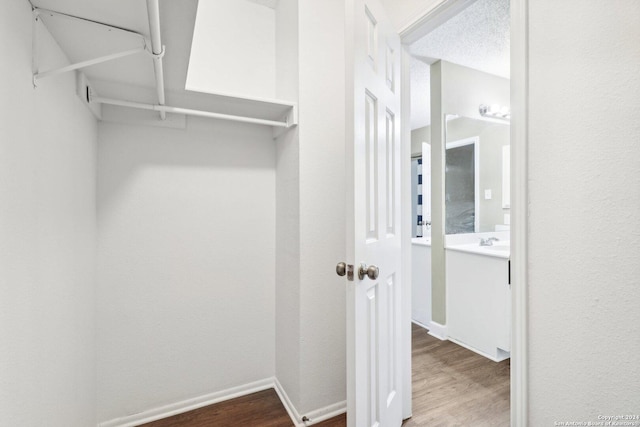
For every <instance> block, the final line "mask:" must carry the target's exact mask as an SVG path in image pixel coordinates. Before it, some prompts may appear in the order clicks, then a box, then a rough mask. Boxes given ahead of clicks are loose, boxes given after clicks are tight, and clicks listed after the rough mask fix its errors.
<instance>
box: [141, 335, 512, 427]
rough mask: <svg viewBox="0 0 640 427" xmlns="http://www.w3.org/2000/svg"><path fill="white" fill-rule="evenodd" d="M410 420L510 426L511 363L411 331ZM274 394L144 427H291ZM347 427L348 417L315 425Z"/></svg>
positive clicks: (439, 425) (416, 424)
mask: <svg viewBox="0 0 640 427" xmlns="http://www.w3.org/2000/svg"><path fill="white" fill-rule="evenodd" d="M411 357H412V362H413V375H412V376H413V378H412V381H413V417H412V418H410V419H408V420H406V421H405V422H404V423H403V424H402V426H403V427H449V426H473V427H485V426H486V427H500V426H508V425H509V369H510V367H509V360H505V361H503V362H500V363H495V362H492V361H491V360H489V359H487V358H484V357H482V356H480V355H478V354H476V353H474V352H472V351H470V350H467V349H466V348H463V347H460V346H459V345H457V344H454V343H452V342H450V341H440V340H438V339H437V338H434V337H432V336H431V335H429V334H428V333H427V331H426V330H425V329H423V328H420V327H419V326H416V325H413V330H412V356H411ZM292 425H293V424H292V422H291V419H290V418H289V416H288V415H287V412H286V410H285V409H284V406H282V402H280V399H279V398H278V395H277V394H276V392H275V391H274V390H273V389H270V390H265V391H261V392H258V393H254V394H251V395H248V396H243V397H239V398H237V399H232V400H228V401H226V402H221V403H217V404H215V405H211V406H207V407H204V408H201V409H196V410H194V411H191V412H186V413H184V414H179V415H175V416H173V417H170V418H165V419H163V420H159V421H154V422H151V423H147V424H144V427H218V426H219V427H232V426H243V427H245V426H247V427H291V426H292ZM315 425H316V426H318V427H345V426H346V425H347V418H346V416H345V415H344V414H343V415H340V416H338V417H335V418H332V419H330V420H326V421H324V422H321V423H318V424H315Z"/></svg>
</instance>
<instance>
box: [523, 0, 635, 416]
mask: <svg viewBox="0 0 640 427" xmlns="http://www.w3.org/2000/svg"><path fill="white" fill-rule="evenodd" d="M528 4H529V10H528V12H529V57H528V59H529V67H530V68H529V81H528V87H529V94H530V98H529V108H530V110H529V120H530V121H529V157H528V179H527V182H528V183H529V212H528V224H527V225H528V236H529V241H528V251H529V254H528V268H529V272H528V279H529V283H528V289H529V290H528V299H529V310H528V313H529V382H530V385H529V409H530V417H529V418H530V420H529V421H530V423H529V425H531V426H542V425H553V422H554V421H598V419H597V417H598V415H621V414H635V415H637V414H638V408H640V364H639V363H638V355H639V354H640V339H639V338H638V337H639V332H638V325H639V324H640V310H638V302H639V301H640V286H638V283H639V279H638V278H639V277H640V263H639V261H638V260H640V244H638V242H640V216H639V213H638V212H640V144H639V143H638V141H639V140H640V121H639V120H638V117H640V97H639V96H638V95H639V94H640V74H639V73H638V70H639V69H640V49H638V40H640V27H639V26H638V22H640V3H639V2H637V1H636V0H620V1H617V2H614V3H610V2H594V1H590V2H584V1H580V0H567V1H563V2H557V1H553V0H540V1H530V2H529V3H528ZM550 207H553V209H550Z"/></svg>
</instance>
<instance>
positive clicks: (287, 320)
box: [276, 0, 302, 408]
mask: <svg viewBox="0 0 640 427" xmlns="http://www.w3.org/2000/svg"><path fill="white" fill-rule="evenodd" d="M276 66H277V72H276V76H277V81H276V89H277V93H276V95H277V96H278V97H279V98H283V99H289V100H292V101H296V102H297V100H298V90H299V82H298V71H299V70H298V1H297V0H279V1H278V5H277V8H276ZM276 144H277V158H276V378H277V379H278V381H279V382H280V384H281V385H282V387H283V389H284V390H285V392H286V393H287V396H288V397H289V399H290V400H291V402H292V404H293V405H294V406H295V407H296V408H297V407H299V405H300V348H301V345H302V343H301V339H300V173H301V171H300V148H299V147H300V137H299V134H298V128H292V129H290V130H288V131H287V132H284V133H283V134H282V135H281V136H280V137H279V138H278V139H277V142H276Z"/></svg>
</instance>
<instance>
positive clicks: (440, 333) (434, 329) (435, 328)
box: [427, 320, 449, 341]
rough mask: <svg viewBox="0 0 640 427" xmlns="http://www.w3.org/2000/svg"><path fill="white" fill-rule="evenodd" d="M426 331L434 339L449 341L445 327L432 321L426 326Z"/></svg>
mask: <svg viewBox="0 0 640 427" xmlns="http://www.w3.org/2000/svg"><path fill="white" fill-rule="evenodd" d="M427 329H429V335H431V336H432V337H436V338H438V339H439V340H441V341H447V340H448V339H449V336H448V335H447V326H446V325H441V324H440V323H438V322H434V321H433V320H432V321H431V323H430V324H429V326H427Z"/></svg>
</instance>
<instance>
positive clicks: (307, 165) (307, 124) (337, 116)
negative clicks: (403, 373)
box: [298, 0, 346, 413]
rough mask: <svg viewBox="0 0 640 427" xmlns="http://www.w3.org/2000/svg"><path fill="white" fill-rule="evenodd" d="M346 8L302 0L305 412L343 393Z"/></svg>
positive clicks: (331, 0)
mask: <svg viewBox="0 0 640 427" xmlns="http://www.w3.org/2000/svg"><path fill="white" fill-rule="evenodd" d="M344 12H345V6H344V2H343V1H341V0H323V1H322V2H318V1H317V0H299V19H300V22H299V23H300V27H299V28H300V39H299V43H300V45H299V46H300V129H299V132H300V301H301V304H300V322H301V323H300V325H301V326H300V332H301V349H300V352H301V353H300V354H301V364H300V372H301V379H300V381H301V398H300V405H299V408H298V410H299V411H300V412H301V413H304V412H306V411H310V410H315V409H318V408H322V407H325V406H327V405H331V404H334V403H337V402H340V401H343V400H344V399H345V398H346V336H345V333H346V304H345V299H346V290H345V282H344V278H341V277H339V276H337V275H336V273H335V266H336V264H337V263H338V262H340V261H343V260H344V259H345V256H346V247H345V245H346V243H345V232H346V231H345V226H346V222H345V188H344V183H345V171H344V167H345V165H344V155H345V114H346V112H345V98H344V94H345V77H346V76H345V73H344V70H345V53H344V52H345V50H344V49H345V48H344V43H345V42H344V28H345V27H344V26H345V22H344Z"/></svg>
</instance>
